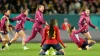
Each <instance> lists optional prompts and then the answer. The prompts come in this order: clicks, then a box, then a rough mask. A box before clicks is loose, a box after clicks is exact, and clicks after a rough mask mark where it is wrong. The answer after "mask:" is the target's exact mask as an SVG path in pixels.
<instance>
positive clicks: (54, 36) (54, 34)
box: [47, 31, 56, 39]
mask: <svg viewBox="0 0 100 56" xmlns="http://www.w3.org/2000/svg"><path fill="white" fill-rule="evenodd" d="M47 33H48V36H49V31H48V32H47ZM55 38H56V32H55V31H54V33H53V37H52V39H55Z"/></svg>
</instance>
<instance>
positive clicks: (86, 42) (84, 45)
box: [81, 41, 88, 49]
mask: <svg viewBox="0 0 100 56" xmlns="http://www.w3.org/2000/svg"><path fill="white" fill-rule="evenodd" d="M87 45H88V41H85V42H84V43H83V44H82V46H81V48H82V49H86V46H87Z"/></svg>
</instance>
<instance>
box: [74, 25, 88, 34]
mask: <svg viewBox="0 0 100 56" xmlns="http://www.w3.org/2000/svg"><path fill="white" fill-rule="evenodd" d="M85 27H86V25H84V26H83V27H82V28H80V29H79V30H76V31H75V32H74V33H75V34H78V33H80V32H81V31H82V30H83V29H85Z"/></svg>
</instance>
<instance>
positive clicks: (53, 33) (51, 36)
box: [40, 19, 66, 55]
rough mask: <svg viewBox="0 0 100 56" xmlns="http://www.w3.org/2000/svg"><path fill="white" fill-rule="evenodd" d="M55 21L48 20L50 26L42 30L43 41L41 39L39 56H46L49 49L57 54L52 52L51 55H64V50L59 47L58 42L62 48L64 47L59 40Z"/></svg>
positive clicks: (58, 31)
mask: <svg viewBox="0 0 100 56" xmlns="http://www.w3.org/2000/svg"><path fill="white" fill-rule="evenodd" d="M56 23H57V22H56V20H55V19H51V20H50V25H48V26H46V27H45V28H44V30H43V39H42V43H41V46H42V49H41V51H40V55H48V53H47V52H46V51H48V50H49V49H50V48H51V47H52V48H53V49H55V50H57V52H56V53H55V52H53V53H52V55H64V54H65V53H64V50H63V49H62V47H61V46H60V44H59V42H60V43H61V44H62V46H63V47H64V48H66V46H65V45H64V43H63V42H62V40H61V39H60V30H59V28H58V26H56Z"/></svg>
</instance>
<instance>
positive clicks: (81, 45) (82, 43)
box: [69, 25, 96, 50]
mask: <svg viewBox="0 0 100 56" xmlns="http://www.w3.org/2000/svg"><path fill="white" fill-rule="evenodd" d="M85 27H86V26H85V25H84V26H83V27H82V28H81V29H79V30H76V29H75V27H74V26H71V27H70V28H69V32H70V38H71V40H72V41H73V42H74V43H75V44H76V45H77V46H78V50H84V49H85V50H89V49H90V47H91V46H92V45H94V44H95V43H96V42H95V41H94V40H86V39H83V38H82V37H80V36H79V35H78V34H79V33H80V32H81V31H82V30H83V29H84V28H85Z"/></svg>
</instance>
